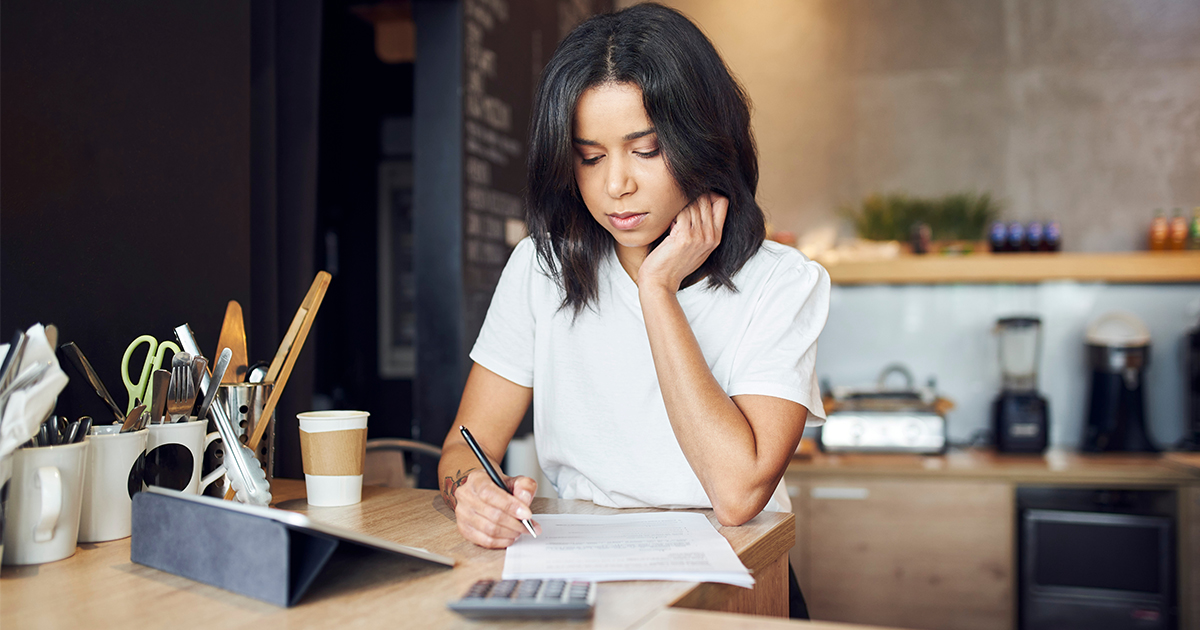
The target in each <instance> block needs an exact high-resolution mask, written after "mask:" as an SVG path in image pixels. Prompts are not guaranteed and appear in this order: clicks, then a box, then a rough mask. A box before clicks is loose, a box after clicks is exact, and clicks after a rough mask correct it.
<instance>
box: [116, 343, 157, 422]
mask: <svg viewBox="0 0 1200 630" xmlns="http://www.w3.org/2000/svg"><path fill="white" fill-rule="evenodd" d="M143 343H145V344H147V345H148V346H149V347H148V348H146V359H145V360H144V361H142V371H141V373H140V374H139V375H138V379H137V382H132V381H130V380H129V359H130V358H132V357H133V351H134V350H136V349H137V347H138V346H140V345H142V344H143ZM157 349H158V340H157V339H155V338H154V337H153V336H152V335H142V336H140V337H138V338H137V339H134V340H133V343H130V344H129V347H128V348H125V355H124V356H122V357H121V382H123V383H125V391H127V392H129V407H128V408H126V409H125V413H129V412H130V411H133V406H134V404H136V402H135V401H139V400H141V399H142V397H143V396H145V395H146V383H147V382H148V381H149V380H150V372H151V370H152V367H153V363H154V351H155V350H157Z"/></svg>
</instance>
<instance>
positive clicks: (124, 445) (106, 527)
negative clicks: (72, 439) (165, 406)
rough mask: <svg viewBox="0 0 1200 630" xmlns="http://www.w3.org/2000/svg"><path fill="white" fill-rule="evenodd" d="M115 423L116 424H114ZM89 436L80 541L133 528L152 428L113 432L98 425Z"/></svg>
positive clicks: (113, 537) (98, 539)
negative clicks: (134, 501)
mask: <svg viewBox="0 0 1200 630" xmlns="http://www.w3.org/2000/svg"><path fill="white" fill-rule="evenodd" d="M112 426H116V425H112ZM95 428H96V429H99V430H100V431H99V432H96V431H93V433H92V435H91V436H89V437H88V442H89V443H90V444H91V448H90V452H89V453H88V463H87V474H86V475H85V476H84V478H83V508H82V513H81V514H80V517H79V542H103V541H106V540H117V539H118V538H125V537H126V536H128V535H129V534H130V532H131V531H132V516H133V495H135V494H137V493H138V492H141V491H142V477H143V474H144V469H145V463H146V458H145V454H146V441H147V439H148V438H149V436H150V432H149V431H131V432H128V433H112V432H110V431H105V430H104V428H103V427H95Z"/></svg>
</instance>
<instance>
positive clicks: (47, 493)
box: [33, 466, 62, 542]
mask: <svg viewBox="0 0 1200 630" xmlns="http://www.w3.org/2000/svg"><path fill="white" fill-rule="evenodd" d="M33 487H35V488H39V489H40V490H41V491H42V492H41V494H42V513H41V515H40V516H39V517H38V522H37V525H35V526H34V528H33V542H46V541H48V540H50V539H51V538H54V527H55V526H56V525H58V515H59V514H60V513H61V512H62V475H61V474H59V472H58V468H56V467H54V466H42V467H41V468H38V470H37V477H34V483H33Z"/></svg>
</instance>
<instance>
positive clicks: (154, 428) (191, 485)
mask: <svg viewBox="0 0 1200 630" xmlns="http://www.w3.org/2000/svg"><path fill="white" fill-rule="evenodd" d="M148 430H149V432H150V435H149V436H148V437H147V439H146V468H145V471H144V473H143V476H142V478H143V480H144V481H145V483H146V485H147V486H158V487H160V488H170V489H171V490H178V491H180V492H183V493H184V494H200V491H201V490H202V489H203V488H204V487H205V486H207V485H208V484H210V483H212V482H214V481H216V480H217V479H219V478H220V477H221V475H224V474H225V467H224V466H222V467H219V468H217V469H216V470H213V471H212V472H210V473H209V474H208V475H206V476H205V477H204V478H203V479H202V478H201V477H200V462H201V460H202V458H203V457H204V450H205V449H206V448H208V445H209V444H212V443H213V440H217V439H220V437H221V435H220V434H219V433H217V432H215V431H214V432H212V433H206V431H207V430H208V421H207V420H197V419H195V418H189V419H188V421H187V422H167V423H164V424H152V425H150V426H149V429H148Z"/></svg>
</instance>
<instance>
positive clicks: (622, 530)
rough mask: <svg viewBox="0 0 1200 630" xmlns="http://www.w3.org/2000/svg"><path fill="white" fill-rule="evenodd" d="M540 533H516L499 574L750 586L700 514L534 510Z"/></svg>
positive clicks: (726, 543)
mask: <svg viewBox="0 0 1200 630" xmlns="http://www.w3.org/2000/svg"><path fill="white" fill-rule="evenodd" d="M535 518H536V519H537V522H538V523H539V524H540V525H541V526H542V535H540V536H538V537H537V538H533V537H532V536H521V537H520V538H519V539H517V542H515V543H513V545H512V546H511V547H509V548H508V551H507V552H506V553H505V556H504V573H503V578H504V579H506V580H519V579H551V578H577V579H585V580H592V581H596V582H612V581H618V580H679V581H685V582H721V583H724V584H733V585H735V586H743V587H746V588H750V587H751V586H753V585H754V578H753V577H751V576H750V571H748V570H747V569H746V566H745V565H743V564H742V561H741V560H739V559H738V557H737V554H735V553H734V552H733V547H731V546H730V545H729V541H728V540H725V537H724V536H722V535H721V534H719V533H718V532H717V530H716V529H714V528H713V526H712V524H711V523H709V522H708V519H707V518H705V517H704V515H703V514H697V513H695V512H651V513H641V514H604V515H601V514H538V515H536V516H535Z"/></svg>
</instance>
